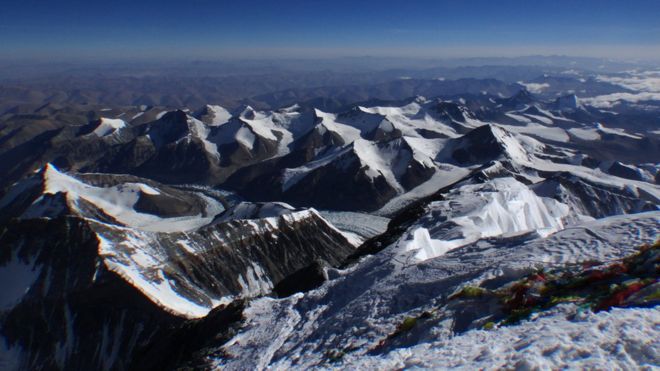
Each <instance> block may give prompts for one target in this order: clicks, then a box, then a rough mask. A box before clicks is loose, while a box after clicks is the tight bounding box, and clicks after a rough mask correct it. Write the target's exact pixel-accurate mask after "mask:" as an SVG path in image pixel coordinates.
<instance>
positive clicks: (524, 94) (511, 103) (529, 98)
mask: <svg viewBox="0 0 660 371" xmlns="http://www.w3.org/2000/svg"><path fill="white" fill-rule="evenodd" d="M535 101H536V99H535V98H534V96H533V95H532V93H530V92H529V91H528V90H527V89H525V88H523V89H520V91H519V92H518V93H516V94H515V95H513V96H511V97H509V98H505V99H503V100H501V104H502V106H503V107H506V108H510V109H522V108H524V107H525V106H528V105H530V104H532V103H534V102H535Z"/></svg>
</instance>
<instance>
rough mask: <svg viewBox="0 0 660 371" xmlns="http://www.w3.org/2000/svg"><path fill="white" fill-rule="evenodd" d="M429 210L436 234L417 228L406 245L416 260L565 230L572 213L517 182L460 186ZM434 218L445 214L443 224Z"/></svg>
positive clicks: (495, 180) (494, 180) (509, 180)
mask: <svg viewBox="0 0 660 371" xmlns="http://www.w3.org/2000/svg"><path fill="white" fill-rule="evenodd" d="M429 209H430V214H429V219H428V221H427V222H428V223H427V224H429V225H434V228H433V232H431V234H430V233H429V231H428V230H427V229H426V228H417V229H415V230H414V231H412V240H411V241H410V242H409V243H408V245H407V247H406V249H407V250H410V251H416V254H415V257H416V258H417V259H418V260H427V259H431V258H435V257H438V256H440V255H443V254H445V253H447V252H448V251H450V250H453V249H455V248H459V247H461V246H464V245H466V244H469V243H472V242H475V241H477V240H479V239H481V238H486V237H495V236H506V235H514V234H520V233H529V232H535V233H537V234H538V235H540V236H543V237H545V236H547V235H549V234H551V233H554V232H557V231H558V230H561V229H563V228H564V220H565V218H567V217H568V216H569V212H570V211H569V207H568V206H567V205H565V204H562V203H559V202H557V201H556V200H553V199H551V198H543V197H539V196H537V195H536V194H535V193H534V192H532V191H531V190H530V189H529V188H527V186H525V185H524V184H522V183H520V182H518V181H517V180H515V179H513V178H497V179H493V180H491V181H488V182H486V183H483V184H475V185H464V186H461V187H459V188H457V189H454V190H452V191H451V192H449V193H448V194H447V195H446V196H445V200H444V201H438V202H434V203H432V204H431V205H430V206H429ZM436 214H437V215H443V217H444V218H445V221H444V222H441V223H438V222H437V221H436V220H433V219H432V218H430V216H431V215H436ZM424 222H425V220H421V221H420V224H425V223H424ZM456 236H460V237H459V238H456Z"/></svg>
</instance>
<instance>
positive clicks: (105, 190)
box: [0, 164, 224, 231]
mask: <svg viewBox="0 0 660 371" xmlns="http://www.w3.org/2000/svg"><path fill="white" fill-rule="evenodd" d="M0 205H2V210H3V212H4V210H7V212H8V213H9V212H11V216H14V217H19V218H21V219H33V218H41V217H48V218H54V217H58V216H61V215H75V216H80V217H83V218H88V219H93V220H98V221H101V222H104V223H108V224H112V225H117V226H123V227H131V228H137V229H141V230H147V231H177V230H190V229H195V228H199V227H201V226H203V225H206V224H208V223H210V222H211V221H212V220H213V218H214V217H215V215H217V214H219V213H220V212H221V211H222V210H223V209H224V208H223V206H222V204H221V203H220V201H217V200H215V199H212V198H210V197H208V196H205V195H203V194H201V193H194V192H184V191H179V190H176V189H173V188H170V187H167V186H164V185H160V184H158V183H156V182H153V181H150V180H146V179H141V178H137V177H132V176H127V175H109V174H79V175H77V176H72V175H69V174H66V173H63V172H61V171H60V170H58V169H57V168H56V167H55V166H54V165H52V164H47V165H46V166H45V167H44V168H43V169H42V170H41V171H39V172H38V173H37V174H35V175H34V176H33V177H32V178H31V179H27V180H25V181H24V182H22V183H19V184H17V185H16V186H15V189H13V190H12V191H11V192H10V193H9V194H8V195H7V196H6V197H5V198H4V199H3V200H2V201H0Z"/></svg>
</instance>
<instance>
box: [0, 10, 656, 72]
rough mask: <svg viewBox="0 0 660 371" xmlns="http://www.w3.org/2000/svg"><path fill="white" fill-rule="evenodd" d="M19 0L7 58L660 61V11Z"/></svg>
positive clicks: (7, 17) (6, 18)
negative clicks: (659, 20)
mask: <svg viewBox="0 0 660 371" xmlns="http://www.w3.org/2000/svg"><path fill="white" fill-rule="evenodd" d="M407 5H408V6H407V7H402V6H401V4H400V3H396V2H390V1H378V2H373V1H366V2H361V3H360V4H353V3H351V2H347V1H338V2H337V1H336V2H333V3H332V4H321V3H315V2H303V1H292V0H289V1H282V2H278V3H277V4H273V3H269V2H263V1H243V2H239V3H228V2H213V1H207V0H195V1H190V2H187V3H186V4H185V6H181V5H179V4H176V3H175V2H171V1H162V2H156V1H152V0H149V1H141V2H128V1H116V2H113V3H112V4H94V3H88V2H81V1H66V2H58V3H52V2H47V1H35V0H28V1H20V2H19V1H10V2H9V4H6V5H5V9H3V12H2V13H1V14H0V30H1V31H2V32H0V43H1V44H2V45H3V48H2V50H1V51H0V59H2V60H9V61H17V60H30V61H75V60H104V59H111V60H137V61H139V60H148V59H155V58H158V59H167V60H175V61H177V60H188V61H190V60H197V59H206V60H227V59H257V60H258V59H280V58H285V59H286V58H303V59H315V58H321V59H324V58H345V57H363V56H373V57H383V58H386V57H387V58H402V57H405V58H440V59H445V58H470V57H515V56H528V55H570V56H575V57H598V58H615V59H619V60H630V59H643V60H658V59H660V27H659V26H658V25H657V19H656V18H657V14H658V13H660V3H658V2H654V1H635V2H633V3H630V2H628V3H625V4H624V3H622V2H615V1H580V2H571V3H563V2H562V3H559V2H556V1H539V2H533V3H532V2H522V1H504V2H487V1H476V2H471V3H469V4H468V3H463V2H459V3H457V2H448V1H420V2H415V3H414V4H407Z"/></svg>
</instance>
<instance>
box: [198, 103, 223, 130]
mask: <svg viewBox="0 0 660 371" xmlns="http://www.w3.org/2000/svg"><path fill="white" fill-rule="evenodd" d="M194 116H195V118H196V119H198V120H200V121H202V122H203V123H205V124H207V125H210V126H219V125H222V124H224V123H226V122H227V121H229V120H230V119H231V117H232V114H231V112H229V111H228V110H227V109H225V108H223V107H221V106H216V105H208V104H207V105H206V106H204V107H202V108H201V109H200V110H199V111H197V112H195V115H194Z"/></svg>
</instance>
